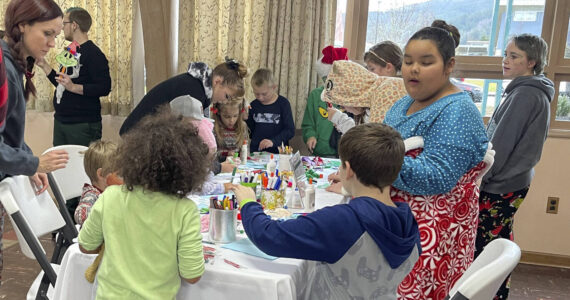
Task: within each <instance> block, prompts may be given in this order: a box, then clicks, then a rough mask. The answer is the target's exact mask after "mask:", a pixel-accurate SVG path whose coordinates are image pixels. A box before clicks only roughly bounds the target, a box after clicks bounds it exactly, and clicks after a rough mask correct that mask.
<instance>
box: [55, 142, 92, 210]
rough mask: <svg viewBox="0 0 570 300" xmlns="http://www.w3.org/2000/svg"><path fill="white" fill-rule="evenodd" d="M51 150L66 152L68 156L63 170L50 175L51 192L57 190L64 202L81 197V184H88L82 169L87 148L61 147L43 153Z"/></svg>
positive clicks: (76, 146)
mask: <svg viewBox="0 0 570 300" xmlns="http://www.w3.org/2000/svg"><path fill="white" fill-rule="evenodd" d="M53 150H66V151H67V153H68V154H69V161H68V162H67V165H66V166H65V168H63V169H59V170H55V171H53V172H51V173H50V174H51V177H53V178H52V179H53V184H51V182H50V184H51V188H52V190H53V189H58V190H59V192H60V194H61V197H62V199H63V200H64V201H67V200H69V199H72V198H75V197H79V196H81V192H82V191H83V184H85V183H89V182H90V180H89V177H88V176H87V174H86V173H85V169H84V167H83V152H84V151H86V150H87V147H85V146H80V145H62V146H57V147H52V148H49V149H47V150H46V151H44V153H47V152H50V151H53ZM54 193H55V191H54Z"/></svg>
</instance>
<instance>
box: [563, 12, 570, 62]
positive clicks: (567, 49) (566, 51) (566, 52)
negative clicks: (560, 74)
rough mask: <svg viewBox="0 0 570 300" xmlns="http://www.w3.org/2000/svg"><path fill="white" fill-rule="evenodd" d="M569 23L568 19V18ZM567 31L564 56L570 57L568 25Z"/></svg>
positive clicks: (569, 22) (569, 31)
mask: <svg viewBox="0 0 570 300" xmlns="http://www.w3.org/2000/svg"><path fill="white" fill-rule="evenodd" d="M568 24H570V19H569V20H568ZM568 27H569V28H568V31H567V33H566V47H565V49H564V58H570V26H568Z"/></svg>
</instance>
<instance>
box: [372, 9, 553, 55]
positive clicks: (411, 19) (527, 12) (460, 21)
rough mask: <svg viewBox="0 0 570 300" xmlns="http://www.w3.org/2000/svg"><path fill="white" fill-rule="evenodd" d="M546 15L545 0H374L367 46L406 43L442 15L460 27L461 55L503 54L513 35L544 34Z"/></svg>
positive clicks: (458, 51) (459, 53) (444, 18)
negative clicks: (381, 43) (543, 21)
mask: <svg viewBox="0 0 570 300" xmlns="http://www.w3.org/2000/svg"><path fill="white" fill-rule="evenodd" d="M509 2H511V5H509ZM509 11H511V16H512V17H511V18H507V12H509ZM466 12H469V13H466ZM543 16H544V0H537V1H521V0H515V1H512V0H511V1H507V0H503V1H499V0H495V1H490V0H459V1H446V0H383V1H382V0H381V1H378V0H377V1H374V0H371V1H370V2H369V7H368V24H367V29H366V49H368V48H370V47H372V46H373V45H374V44H376V43H379V42H381V41H385V40H390V41H393V42H395V43H396V44H398V45H400V47H403V46H404V45H405V44H406V42H407V41H408V39H409V38H410V36H411V35H412V34H413V33H414V32H416V31H418V30H419V29H421V28H422V27H425V26H429V25H430V24H431V22H432V21H433V20H435V19H442V20H445V21H446V22H447V23H449V24H453V25H454V26H456V27H457V28H458V29H459V32H460V34H461V39H460V44H459V47H458V48H457V54H458V55H469V56H501V54H502V50H503V47H504V45H505V44H506V41H507V40H508V36H509V35H511V34H517V33H523V32H527V33H532V34H536V35H540V34H541V31H542V19H543ZM505 31H506V32H507V33H508V34H507V35H505Z"/></svg>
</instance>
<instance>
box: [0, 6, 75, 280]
mask: <svg viewBox="0 0 570 300" xmlns="http://www.w3.org/2000/svg"><path fill="white" fill-rule="evenodd" d="M4 26H5V30H6V32H5V36H4V39H3V40H0V46H1V47H2V53H3V55H4V63H5V67H6V78H7V83H8V102H7V106H6V107H7V110H6V119H5V121H4V122H2V123H0V180H2V179H4V178H5V177H7V176H12V175H28V176H30V179H31V181H32V183H33V184H34V185H35V187H36V189H37V193H38V194H39V193H42V192H43V191H45V190H46V189H47V188H48V181H47V176H46V174H45V173H47V172H51V171H54V170H57V169H61V168H64V167H65V165H66V164H67V160H68V155H67V152H66V151H64V150H59V151H51V152H48V153H46V154H44V155H41V156H40V157H36V156H34V154H33V153H32V150H31V149H30V147H28V145H26V143H25V142H24V127H25V121H26V101H27V99H28V97H29V95H30V94H32V95H33V94H35V88H34V84H33V82H32V80H31V78H32V77H33V75H34V74H33V73H32V70H33V67H34V61H35V59H38V58H42V57H44V56H45V55H46V54H47V53H48V51H49V50H50V49H51V48H53V47H54V46H55V37H56V36H57V35H58V34H59V33H60V31H61V29H62V28H63V13H62V11H61V9H60V8H59V6H58V5H57V3H55V2H54V1H53V0H19V1H16V0H12V1H10V3H9V4H8V7H7V8H6V14H5V17H4ZM24 77H26V82H25V85H24V80H23V78H24ZM3 212H4V207H3V206H2V205H0V249H1V246H2V245H1V239H2V233H3V231H4V214H3ZM1 271H2V251H1V250H0V272H1Z"/></svg>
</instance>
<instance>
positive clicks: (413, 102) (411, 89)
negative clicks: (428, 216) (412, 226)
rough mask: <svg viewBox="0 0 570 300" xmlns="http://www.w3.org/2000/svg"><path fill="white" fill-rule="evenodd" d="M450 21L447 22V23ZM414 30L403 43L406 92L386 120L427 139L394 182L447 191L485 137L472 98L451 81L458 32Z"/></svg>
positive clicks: (415, 190)
mask: <svg viewBox="0 0 570 300" xmlns="http://www.w3.org/2000/svg"><path fill="white" fill-rule="evenodd" d="M446 25H447V24H446ZM430 28H433V30H437V31H441V32H439V33H443V34H442V35H441V36H442V37H443V38H438V37H437V35H417V34H416V35H414V37H412V39H410V41H408V44H407V45H406V48H405V55H404V63H403V65H402V77H403V79H404V84H405V87H406V90H407V92H408V95H407V96H405V97H403V98H402V99H400V100H398V102H396V103H395V104H394V106H392V108H391V109H390V110H389V111H388V112H387V113H386V118H385V120H384V122H385V123H386V124H388V125H390V126H392V127H394V128H395V129H396V130H398V131H399V132H400V134H401V135H402V137H403V138H404V139H406V138H409V137H412V136H422V137H423V138H424V148H423V152H422V153H421V154H420V155H419V156H418V157H416V158H415V159H414V158H411V157H406V159H405V161H404V165H403V167H402V171H401V172H400V175H399V176H398V179H397V180H396V182H394V184H393V185H394V186H395V187H397V188H398V189H400V190H404V191H406V192H409V193H411V194H414V195H433V194H443V193H447V192H449V191H450V190H451V189H452V188H453V187H454V186H455V185H456V184H457V181H458V180H459V178H460V177H461V176H463V174H465V173H467V171H469V170H470V169H471V168H473V167H474V166H476V165H477V164H478V163H479V162H481V160H483V157H484V155H485V152H486V150H487V137H486V134H485V128H484V125H483V121H482V119H481V114H480V113H479V111H478V110H477V107H476V106H475V104H473V101H472V100H471V97H470V96H469V95H468V94H467V93H465V92H463V91H462V90H461V89H459V88H458V87H456V86H455V85H453V84H452V83H451V82H450V81H449V76H450V74H451V72H452V71H453V67H454V65H455V57H454V56H455V47H456V46H457V45H458V44H459V33H458V32H457V33H456V34H455V35H454V34H452V33H451V31H446V30H445V29H441V28H435V27H430Z"/></svg>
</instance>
